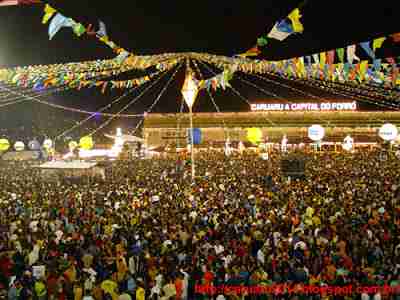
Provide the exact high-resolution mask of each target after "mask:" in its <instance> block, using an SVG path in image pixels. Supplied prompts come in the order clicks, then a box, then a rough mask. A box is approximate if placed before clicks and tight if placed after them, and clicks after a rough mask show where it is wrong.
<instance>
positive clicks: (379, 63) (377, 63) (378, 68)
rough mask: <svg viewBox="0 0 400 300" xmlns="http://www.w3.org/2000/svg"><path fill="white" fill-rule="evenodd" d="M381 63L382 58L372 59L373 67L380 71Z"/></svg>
mask: <svg viewBox="0 0 400 300" xmlns="http://www.w3.org/2000/svg"><path fill="white" fill-rule="evenodd" d="M381 65H382V60H381V59H375V60H374V69H375V71H380V69H381Z"/></svg>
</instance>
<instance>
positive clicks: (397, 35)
mask: <svg viewBox="0 0 400 300" xmlns="http://www.w3.org/2000/svg"><path fill="white" fill-rule="evenodd" d="M391 37H392V39H393V41H394V42H395V43H400V32H398V33H395V34H392V35H391Z"/></svg>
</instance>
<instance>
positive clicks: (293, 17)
mask: <svg viewBox="0 0 400 300" xmlns="http://www.w3.org/2000/svg"><path fill="white" fill-rule="evenodd" d="M288 18H289V19H290V21H292V25H293V30H294V31H295V32H303V31H304V27H303V24H301V22H300V18H301V14H300V9H298V8H296V9H294V10H293V11H292V12H291V13H290V14H289V16H288Z"/></svg>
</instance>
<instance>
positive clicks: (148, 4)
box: [0, 0, 400, 118]
mask: <svg viewBox="0 0 400 300" xmlns="http://www.w3.org/2000/svg"><path fill="white" fill-rule="evenodd" d="M48 2H49V3H50V4H51V5H52V6H54V7H55V8H57V9H58V10H59V11H60V12H61V13H63V14H64V15H66V16H69V17H72V18H74V19H75V20H77V21H80V22H81V23H83V24H90V23H92V24H97V22H98V20H99V19H100V20H102V21H103V22H104V23H105V24H106V25H107V30H108V35H109V36H110V38H111V40H113V41H114V42H116V43H117V44H119V45H120V46H122V47H124V48H126V49H127V50H129V51H131V52H133V53H136V54H141V55H146V54H159V53H164V52H185V51H194V52H208V53H213V54H221V55H227V56H232V55H234V54H238V53H241V52H245V51H246V50H247V49H249V48H251V47H252V46H254V44H255V42H256V39H257V37H259V36H260V35H261V34H266V33H268V32H269V31H270V30H271V28H272V27H273V25H274V23H275V22H276V21H277V20H279V19H281V18H282V17H285V16H286V15H287V14H288V13H289V12H290V11H291V10H292V9H294V8H296V7H297V6H298V5H299V4H300V3H301V2H303V1H293V0H292V1H289V0H280V1H272V0H269V1H268V0H264V1H254V0H247V1H243V0H236V1H235V0H231V1H225V0H213V1H209V0H203V1H187V0H186V1H183V0H179V1H137V0H129V1H127V0H124V1H122V0H114V1H84V0H79V1H78V0H75V1H74V0H70V1H66V0H65V1H63V0H57V1H48ZM127 2H129V4H128V3H127ZM395 2H396V1H394V0H381V1H377V2H375V3H374V5H371V4H367V3H366V2H365V1H342V0H338V1H322V0H309V1H307V2H306V4H305V6H304V7H303V8H302V11H301V12H302V15H303V17H302V19H301V20H302V23H303V24H304V28H305V31H304V33H303V34H301V35H292V36H290V37H289V38H288V39H287V40H285V41H283V42H278V41H271V40H270V43H269V45H268V46H267V47H266V48H265V50H264V51H263V54H262V56H261V57H260V58H265V59H282V58H290V57H294V56H302V55H308V54H313V53H316V52H321V51H325V50H331V49H334V48H339V47H343V46H346V45H349V44H352V43H359V42H363V41H366V40H371V39H373V38H376V37H380V36H387V35H389V34H392V33H396V32H400V22H399V21H398V15H397V12H398V10H396V7H395V5H394V3H395ZM43 6H44V5H43V4H40V5H32V6H20V7H2V8H0V68H1V67H11V66H22V65H34V64H51V63H63V62H72V61H82V60H94V59H105V58H113V57H114V53H112V51H111V50H110V49H109V48H108V47H106V46H105V45H103V44H102V43H100V42H98V41H97V40H95V39H93V38H90V37H87V36H84V37H82V38H78V37H76V36H75V35H74V34H73V33H72V31H71V30H70V29H65V28H64V29H62V30H61V31H60V32H59V33H58V34H57V35H56V36H55V38H54V39H53V40H52V41H49V40H48V35H47V29H48V25H42V24H41V18H42V15H43ZM399 50H400V44H398V45H397V46H396V45H394V44H391V43H390V41H387V42H385V44H384V51H381V52H379V53H378V56H380V57H387V56H399V55H400V51H399ZM359 56H360V57H362V56H363V55H362V54H359ZM202 71H205V69H202ZM214 71H216V72H217V71H218V70H216V69H214ZM204 75H205V76H211V73H208V72H205V73H204ZM183 77H184V69H183V68H182V69H181V72H180V73H179V74H178V78H177V80H176V81H175V83H174V84H173V85H172V86H171V87H170V88H169V89H168V91H167V93H166V94H165V95H164V97H163V98H162V99H161V100H160V102H159V104H158V105H157V106H156V107H155V108H154V110H153V111H155V112H177V111H179V106H180V105H179V102H180V99H181V96H180V87H181V85H182V82H183ZM241 77H242V78H245V79H247V80H250V81H252V82H253V83H255V84H257V85H258V86H260V87H262V88H263V89H265V90H273V92H274V93H276V94H278V95H279V96H280V97H282V98H289V99H291V98H294V99H295V98H299V97H300V96H301V95H295V94H293V92H290V91H287V90H284V89H280V88H277V87H276V86H274V85H269V84H266V83H265V82H263V81H262V80H257V79H254V78H251V77H247V76H244V75H241ZM165 82H166V80H164V81H162V82H161V83H160V84H159V85H157V87H156V88H154V89H153V90H152V92H151V93H148V94H146V96H144V97H143V98H142V99H141V101H140V102H139V103H138V104H137V105H135V106H133V107H131V108H130V109H129V110H128V111H127V113H141V112H143V111H144V110H146V109H147V108H148V107H149V106H150V105H151V103H152V102H153V101H154V99H155V97H156V96H157V94H158V92H159V91H160V90H161V89H162V87H163V83H165ZM232 83H233V86H234V87H235V88H236V89H237V90H238V91H240V93H241V94H242V95H243V96H245V97H246V98H248V99H249V100H250V101H252V100H255V99H260V98H268V99H270V98H271V96H267V95H265V94H264V93H263V92H261V91H260V90H257V89H255V88H252V87H250V86H248V85H246V84H244V83H243V82H241V81H240V80H237V79H235V80H233V82H232ZM313 92H314V93H315V94H318V95H320V96H321V97H326V98H330V97H332V95H326V94H324V93H321V92H320V91H318V90H315V91H313ZM118 95H120V93H118V92H114V91H113V92H107V93H106V94H105V95H102V94H101V92H100V91H99V90H94V89H90V90H85V91H80V92H69V93H59V94H55V95H54V96H52V97H51V98H48V99H50V101H53V102H55V103H61V104H64V105H68V106H71V107H76V108H82V109H88V110H95V109H99V108H101V107H102V106H103V105H105V104H106V103H108V102H110V101H111V100H112V99H114V98H115V97H117V96H118ZM214 97H215V101H216V103H217V104H218V106H219V108H220V109H221V111H240V110H241V111H243V110H244V111H246V110H248V105H247V104H246V103H245V102H244V101H243V100H241V99H240V98H238V97H237V96H235V94H233V93H232V92H230V91H225V92H222V91H217V92H216V93H215V94H214ZM128 100H129V99H128ZM126 103H127V102H124V104H126ZM36 105H37V104H36ZM24 108H26V106H24V105H16V106H15V107H13V108H9V109H8V110H9V111H10V112H11V111H13V112H15V110H17V109H19V110H21V109H24ZM117 110H118V107H115V108H114V111H117ZM213 110H214V111H215V108H214V106H213V105H212V104H211V101H210V99H209V97H208V95H207V93H205V92H202V93H201V94H200V96H199V100H198V102H197V103H196V106H195V111H213ZM3 111H4V110H2V111H0V114H2V113H3ZM109 112H113V110H111V111H109ZM84 117H85V116H84V115H80V116H79V118H84Z"/></svg>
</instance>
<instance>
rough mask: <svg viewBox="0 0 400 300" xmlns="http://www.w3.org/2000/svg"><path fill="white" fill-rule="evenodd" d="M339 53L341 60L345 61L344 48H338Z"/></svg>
mask: <svg viewBox="0 0 400 300" xmlns="http://www.w3.org/2000/svg"><path fill="white" fill-rule="evenodd" d="M336 52H337V55H338V57H339V61H340V62H341V63H344V48H339V49H336Z"/></svg>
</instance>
